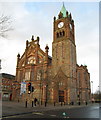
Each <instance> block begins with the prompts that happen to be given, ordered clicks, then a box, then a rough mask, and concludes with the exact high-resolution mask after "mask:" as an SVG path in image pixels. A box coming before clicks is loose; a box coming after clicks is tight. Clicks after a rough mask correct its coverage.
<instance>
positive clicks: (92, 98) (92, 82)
mask: <svg viewBox="0 0 101 120" xmlns="http://www.w3.org/2000/svg"><path fill="white" fill-rule="evenodd" d="M91 88H92V101H93V81H91Z"/></svg>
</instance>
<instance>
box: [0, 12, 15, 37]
mask: <svg viewBox="0 0 101 120" xmlns="http://www.w3.org/2000/svg"><path fill="white" fill-rule="evenodd" d="M11 23H12V21H11V17H10V16H6V15H4V14H2V15H0V36H2V37H6V36H7V32H8V31H10V30H13V28H12V26H11Z"/></svg>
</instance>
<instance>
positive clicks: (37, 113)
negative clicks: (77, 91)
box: [32, 112, 44, 115]
mask: <svg viewBox="0 0 101 120" xmlns="http://www.w3.org/2000/svg"><path fill="white" fill-rule="evenodd" d="M32 114H36V115H44V114H43V113H39V112H33V113H32Z"/></svg>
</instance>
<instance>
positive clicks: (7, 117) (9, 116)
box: [2, 115, 16, 118]
mask: <svg viewBox="0 0 101 120" xmlns="http://www.w3.org/2000/svg"><path fill="white" fill-rule="evenodd" d="M13 117H16V115H14V116H7V117H2V118H13Z"/></svg>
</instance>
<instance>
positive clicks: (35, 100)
mask: <svg viewBox="0 0 101 120" xmlns="http://www.w3.org/2000/svg"><path fill="white" fill-rule="evenodd" d="M37 101H38V100H37V98H34V105H35V106H36V102H37Z"/></svg>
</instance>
